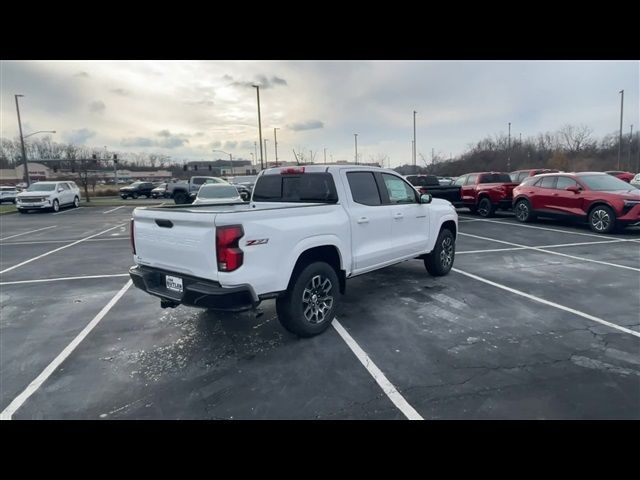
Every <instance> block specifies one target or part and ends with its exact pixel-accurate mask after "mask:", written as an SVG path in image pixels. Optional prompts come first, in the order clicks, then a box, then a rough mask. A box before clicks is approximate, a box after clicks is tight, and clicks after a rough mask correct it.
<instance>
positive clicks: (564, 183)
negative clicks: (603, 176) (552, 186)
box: [556, 177, 578, 190]
mask: <svg viewBox="0 0 640 480" xmlns="http://www.w3.org/2000/svg"><path fill="white" fill-rule="evenodd" d="M577 186H578V183H577V182H576V181H575V180H574V179H572V178H569V177H558V182H557V183H556V190H566V189H567V187H577Z"/></svg>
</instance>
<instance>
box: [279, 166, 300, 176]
mask: <svg viewBox="0 0 640 480" xmlns="http://www.w3.org/2000/svg"><path fill="white" fill-rule="evenodd" d="M297 173H304V167H287V168H283V169H282V170H280V174H282V175H295V174H297Z"/></svg>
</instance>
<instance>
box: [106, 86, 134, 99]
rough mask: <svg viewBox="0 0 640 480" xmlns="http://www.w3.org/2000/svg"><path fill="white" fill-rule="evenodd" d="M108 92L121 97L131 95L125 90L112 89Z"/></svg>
mask: <svg viewBox="0 0 640 480" xmlns="http://www.w3.org/2000/svg"><path fill="white" fill-rule="evenodd" d="M109 91H110V92H111V93H115V94H116V95H120V96H123V97H128V96H129V95H131V92H130V91H129V90H127V89H125V88H112V89H110V90H109Z"/></svg>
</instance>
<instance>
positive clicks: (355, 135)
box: [353, 133, 358, 165]
mask: <svg viewBox="0 0 640 480" xmlns="http://www.w3.org/2000/svg"><path fill="white" fill-rule="evenodd" d="M353 136H354V138H355V139H356V165H357V164H358V134H357V133H354V134H353Z"/></svg>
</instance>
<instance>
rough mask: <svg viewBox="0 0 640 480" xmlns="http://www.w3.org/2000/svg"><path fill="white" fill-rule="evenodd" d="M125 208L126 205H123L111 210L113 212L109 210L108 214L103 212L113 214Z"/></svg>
mask: <svg viewBox="0 0 640 480" xmlns="http://www.w3.org/2000/svg"><path fill="white" fill-rule="evenodd" d="M124 207H126V205H121V206H119V207H116V208H113V209H111V210H107V211H106V212H102V213H103V214H104V213H111V212H115V211H116V210H118V209H120V208H124Z"/></svg>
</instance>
